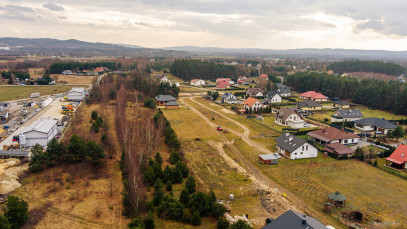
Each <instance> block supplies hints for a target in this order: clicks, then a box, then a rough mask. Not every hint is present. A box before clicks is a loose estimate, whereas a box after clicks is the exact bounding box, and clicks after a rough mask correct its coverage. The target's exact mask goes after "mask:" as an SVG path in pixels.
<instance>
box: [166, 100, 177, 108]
mask: <svg viewBox="0 0 407 229" xmlns="http://www.w3.org/2000/svg"><path fill="white" fill-rule="evenodd" d="M178 108H179V104H178V103H177V102H175V101H169V102H166V103H165V109H167V110H171V109H178Z"/></svg>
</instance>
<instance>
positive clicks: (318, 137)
mask: <svg viewBox="0 0 407 229" xmlns="http://www.w3.org/2000/svg"><path fill="white" fill-rule="evenodd" d="M307 135H308V139H311V140H313V141H314V142H316V143H318V144H321V145H328V144H331V143H336V142H338V143H341V144H343V145H352V144H358V140H359V136H358V135H356V134H354V133H351V132H345V130H344V129H342V130H339V129H336V128H335V127H327V128H325V129H320V130H314V131H311V132H308V133H307Z"/></svg>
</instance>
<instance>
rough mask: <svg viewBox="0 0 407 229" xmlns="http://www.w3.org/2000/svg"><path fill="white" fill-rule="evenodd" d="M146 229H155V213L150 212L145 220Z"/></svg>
mask: <svg viewBox="0 0 407 229" xmlns="http://www.w3.org/2000/svg"><path fill="white" fill-rule="evenodd" d="M143 223H144V228H145V229H153V228H154V227H155V225H154V214H153V212H151V211H150V212H148V214H147V216H146V217H145V218H144V219H143Z"/></svg>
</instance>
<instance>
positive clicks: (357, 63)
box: [327, 60, 406, 76]
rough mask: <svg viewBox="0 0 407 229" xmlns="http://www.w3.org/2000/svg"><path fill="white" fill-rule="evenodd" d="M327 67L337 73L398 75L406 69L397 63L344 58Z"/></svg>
mask: <svg viewBox="0 0 407 229" xmlns="http://www.w3.org/2000/svg"><path fill="white" fill-rule="evenodd" d="M327 69H328V70H332V71H334V72H335V73H338V74H343V73H347V72H375V73H383V74H387V75H392V76H398V75H401V74H404V73H406V69H405V68H404V67H403V66H401V65H399V64H395V63H384V62H380V61H364V60H345V61H340V62H335V63H332V64H330V65H328V66H327Z"/></svg>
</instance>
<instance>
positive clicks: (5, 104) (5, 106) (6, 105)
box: [0, 102, 11, 111]
mask: <svg viewBox="0 0 407 229" xmlns="http://www.w3.org/2000/svg"><path fill="white" fill-rule="evenodd" d="M10 107H11V105H10V103H9V102H0V111H1V110H5V109H9V108H10Z"/></svg>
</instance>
